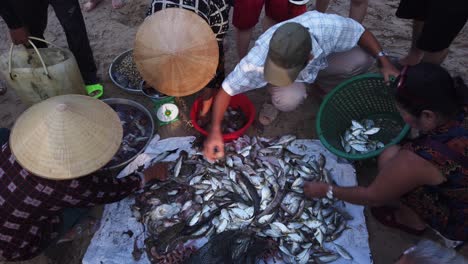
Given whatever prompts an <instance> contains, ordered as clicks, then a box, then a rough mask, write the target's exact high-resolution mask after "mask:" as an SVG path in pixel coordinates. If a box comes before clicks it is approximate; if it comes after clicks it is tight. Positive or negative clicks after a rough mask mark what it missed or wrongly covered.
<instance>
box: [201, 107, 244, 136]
mask: <svg viewBox="0 0 468 264" xmlns="http://www.w3.org/2000/svg"><path fill="white" fill-rule="evenodd" d="M200 121H201V120H199V123H198V125H199V126H201V127H202V128H203V129H205V130H209V128H208V126H209V123H210V122H206V123H205V124H202V123H200ZM245 124H247V116H246V115H245V114H244V112H243V111H242V109H241V108H240V107H231V106H229V107H228V108H227V110H226V111H225V112H224V118H223V122H222V123H221V131H222V133H223V134H228V133H233V132H235V131H237V130H239V129H241V128H242V127H244V126H245Z"/></svg>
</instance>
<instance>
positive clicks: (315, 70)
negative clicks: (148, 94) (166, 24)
mask: <svg viewBox="0 0 468 264" xmlns="http://www.w3.org/2000/svg"><path fill="white" fill-rule="evenodd" d="M361 48H362V49H361ZM364 50H365V51H367V53H366V52H365V51H364ZM369 55H372V56H373V57H376V58H378V60H379V62H380V65H381V72H382V73H383V75H384V77H385V80H386V81H388V79H389V76H390V75H394V76H397V75H398V71H397V70H396V68H395V67H394V66H393V65H392V63H391V62H390V61H389V59H388V58H387V57H386V53H385V52H384V51H383V50H382V48H381V46H380V44H379V43H378V41H377V40H376V39H375V37H374V36H373V35H372V33H370V32H369V31H367V30H366V29H365V28H364V27H363V26H362V25H361V24H359V23H358V22H356V21H354V20H352V19H350V18H344V17H341V16H338V15H330V14H322V13H319V12H317V11H311V12H307V13H305V14H303V15H300V16H298V17H296V18H293V19H290V20H287V21H285V22H282V23H279V24H277V25H275V26H273V27H272V28H270V29H269V30H268V31H266V32H265V33H264V34H263V35H261V36H260V37H259V39H258V40H257V42H256V43H255V46H254V47H253V48H252V49H251V50H250V52H249V53H248V54H247V56H245V57H244V58H243V59H242V60H241V61H240V62H239V64H238V65H237V66H236V68H235V69H234V71H233V72H231V73H230V74H229V76H228V77H227V78H226V79H225V80H224V82H223V84H222V88H223V89H221V90H220V91H219V92H218V94H217V96H216V98H215V102H214V106H213V117H212V124H211V125H212V127H211V130H210V134H209V136H208V138H207V140H206V141H205V146H204V154H205V156H206V157H207V158H208V159H211V160H214V159H218V158H222V157H223V156H224V142H223V139H222V134H221V122H222V120H223V117H224V112H225V111H226V108H227V106H228V105H229V101H230V98H231V96H234V95H236V94H240V93H244V92H246V91H249V90H253V89H258V88H262V87H266V86H267V85H268V84H270V87H269V89H270V93H271V95H272V103H273V105H274V106H275V108H276V109H278V110H280V111H291V110H293V109H295V108H296V107H297V106H298V105H299V104H300V103H301V102H302V101H303V100H304V99H305V98H306V96H307V93H306V86H305V84H304V83H316V84H317V85H318V86H319V87H320V88H321V89H322V90H323V91H325V92H328V91H330V90H331V89H332V88H333V87H335V86H336V85H337V84H338V83H340V82H341V81H343V80H345V79H348V78H350V77H352V76H354V75H357V74H361V73H364V72H366V71H367V70H368V69H369V67H370V66H371V64H372V63H373V60H372V58H371V57H370V56H369ZM316 80H317V81H316ZM273 109H274V108H273ZM276 109H275V111H277V110H276ZM267 114H268V113H267ZM261 115H262V113H261ZM260 118H261V117H260Z"/></svg>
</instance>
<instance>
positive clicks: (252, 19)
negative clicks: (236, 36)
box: [232, 0, 307, 30]
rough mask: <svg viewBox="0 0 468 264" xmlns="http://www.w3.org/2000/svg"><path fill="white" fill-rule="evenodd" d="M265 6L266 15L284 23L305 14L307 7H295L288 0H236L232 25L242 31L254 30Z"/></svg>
mask: <svg viewBox="0 0 468 264" xmlns="http://www.w3.org/2000/svg"><path fill="white" fill-rule="evenodd" d="M263 4H265V13H266V15H267V16H268V17H269V18H271V19H273V20H274V21H276V22H282V21H285V20H288V19H291V18H293V17H296V16H299V15H302V14H304V13H305V12H306V11H307V6H306V5H295V4H291V3H289V1H288V0H235V1H234V14H233V19H232V24H233V25H234V26H235V27H236V28H238V29H240V30H245V29H250V28H253V27H254V26H255V25H256V24H257V23H258V18H259V17H260V13H261V12H262V7H263Z"/></svg>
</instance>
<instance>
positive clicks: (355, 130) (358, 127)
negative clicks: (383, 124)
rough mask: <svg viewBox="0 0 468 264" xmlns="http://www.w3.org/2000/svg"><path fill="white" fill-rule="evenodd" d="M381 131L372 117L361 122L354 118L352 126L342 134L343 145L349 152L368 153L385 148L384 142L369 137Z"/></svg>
mask: <svg viewBox="0 0 468 264" xmlns="http://www.w3.org/2000/svg"><path fill="white" fill-rule="evenodd" d="M379 131H380V128H378V127H376V126H375V123H374V121H372V120H370V119H364V120H362V121H361V122H358V121H356V120H352V121H351V127H350V128H349V129H347V130H346V131H345V133H344V134H343V136H341V146H342V147H343V149H344V150H345V151H346V152H347V153H352V154H356V153H367V152H370V151H374V150H377V149H379V148H383V147H384V146H385V145H384V143H382V142H380V141H378V140H373V139H371V138H370V137H369V136H372V135H374V134H376V133H378V132H379Z"/></svg>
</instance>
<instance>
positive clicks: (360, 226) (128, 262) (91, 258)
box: [83, 135, 372, 264]
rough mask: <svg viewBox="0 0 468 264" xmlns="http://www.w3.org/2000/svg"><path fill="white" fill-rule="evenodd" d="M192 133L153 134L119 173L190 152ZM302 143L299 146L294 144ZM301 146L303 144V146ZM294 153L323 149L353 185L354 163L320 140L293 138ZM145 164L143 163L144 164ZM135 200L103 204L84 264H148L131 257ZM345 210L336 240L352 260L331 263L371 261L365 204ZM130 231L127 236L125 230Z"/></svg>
mask: <svg viewBox="0 0 468 264" xmlns="http://www.w3.org/2000/svg"><path fill="white" fill-rule="evenodd" d="M194 139H195V138H194V137H177V138H168V139H163V140H160V138H159V136H158V135H156V136H155V138H154V139H153V140H152V141H151V143H150V144H149V146H148V148H147V149H146V151H145V152H144V153H143V154H141V155H139V156H138V157H137V158H136V159H135V160H134V161H133V162H132V163H130V164H129V165H128V166H127V167H126V168H125V169H124V170H122V172H121V173H120V174H119V177H123V176H125V175H128V174H129V173H131V172H133V171H134V170H135V169H136V168H137V167H138V166H140V165H143V164H146V163H148V162H149V161H150V160H151V159H152V158H154V157H156V156H157V155H158V154H160V153H162V152H164V151H169V150H175V149H178V152H177V153H174V154H172V155H170V156H168V157H167V158H166V159H165V161H174V160H175V159H177V158H178V156H179V151H182V150H185V151H187V152H189V153H191V152H193V151H194V150H193V149H192V147H191V142H192V141H193V140H194ZM299 145H301V148H298V147H296V146H299ZM302 146H305V148H304V147H302ZM289 149H290V150H291V151H292V152H295V153H296V154H306V155H310V156H312V157H314V156H316V155H318V153H323V154H324V155H325V157H326V159H327V164H326V168H327V169H329V170H330V172H331V175H332V177H333V178H334V180H335V181H336V183H337V184H338V185H340V186H355V185H357V181H356V172H355V170H354V167H353V166H352V165H350V164H349V163H347V162H341V160H340V159H337V157H336V156H335V155H333V154H332V153H330V152H328V151H327V150H326V149H325V148H324V147H323V146H322V144H320V141H318V140H309V139H301V140H296V141H295V142H293V144H291V147H290V148H289ZM147 165H148V164H146V165H145V166H147ZM133 203H134V197H128V198H126V199H124V200H122V201H120V202H117V203H113V204H109V205H106V206H105V209H104V212H103V216H102V220H101V227H100V228H99V230H98V231H97V232H96V233H95V234H94V237H93V239H92V241H91V244H90V245H89V247H88V250H87V252H86V254H85V256H84V258H83V263H84V264H123V263H125V264H149V263H150V262H149V260H148V258H147V256H146V253H144V254H143V256H142V257H141V259H140V260H139V261H135V260H134V259H133V257H132V251H133V247H134V242H135V237H136V236H139V235H140V234H142V232H143V227H142V225H141V224H140V223H138V222H137V221H136V220H135V218H133V217H132V213H131V210H130V206H131V205H132V204H133ZM345 208H346V210H347V212H348V213H349V214H350V215H351V216H352V217H353V220H351V221H349V222H348V226H349V227H350V229H349V230H346V231H345V232H344V233H343V235H342V236H341V237H340V238H339V239H337V240H336V241H335V242H336V243H337V244H339V245H342V246H343V247H344V248H346V250H347V251H348V252H349V253H350V254H351V255H352V256H353V258H354V260H352V261H349V260H344V259H339V260H337V261H335V262H334V263H337V264H342V263H343V264H345V263H346V264H348V263H359V264H367V263H372V260H371V253H370V248H369V240H368V238H369V237H368V233H367V227H366V221H365V218H364V211H363V210H364V207H363V206H357V205H352V204H348V203H346V204H345ZM129 230H130V231H132V233H133V235H132V237H130V236H129V235H128V233H127V231H129ZM143 240H144V235H140V236H139V237H138V239H137V242H138V243H137V246H138V247H139V248H142V247H143ZM325 247H330V248H331V249H332V250H334V248H333V245H330V244H328V245H327V244H325Z"/></svg>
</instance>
